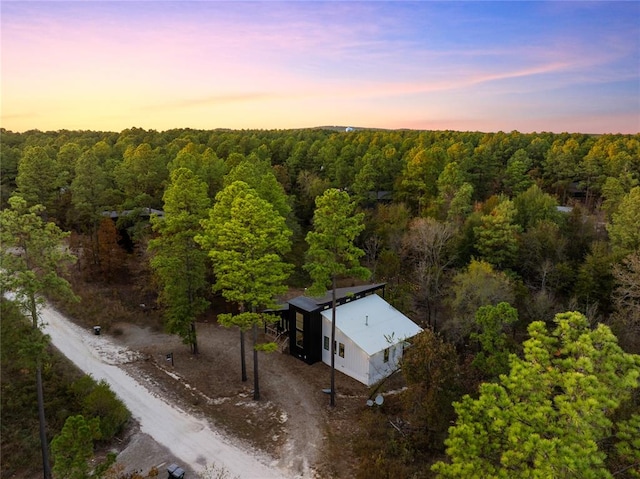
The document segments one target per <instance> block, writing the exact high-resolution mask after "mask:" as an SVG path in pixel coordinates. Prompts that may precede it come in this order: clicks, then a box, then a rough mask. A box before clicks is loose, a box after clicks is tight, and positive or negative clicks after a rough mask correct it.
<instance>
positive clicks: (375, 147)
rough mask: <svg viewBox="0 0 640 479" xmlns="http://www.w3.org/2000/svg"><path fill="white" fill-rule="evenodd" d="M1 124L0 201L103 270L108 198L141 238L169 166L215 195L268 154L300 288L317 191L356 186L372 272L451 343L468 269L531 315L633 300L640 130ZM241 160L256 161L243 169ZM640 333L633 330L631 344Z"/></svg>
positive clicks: (462, 311)
mask: <svg viewBox="0 0 640 479" xmlns="http://www.w3.org/2000/svg"><path fill="white" fill-rule="evenodd" d="M1 133H2V142H1V148H2V150H1V152H2V156H1V158H0V160H1V161H0V165H1V168H2V172H1V173H2V206H3V208H4V207H6V204H7V203H6V202H7V198H8V197H9V196H10V195H12V194H14V193H18V194H20V195H21V196H22V197H23V198H25V199H26V200H27V202H28V204H42V205H44V206H45V208H46V212H47V215H48V217H49V218H50V219H52V220H54V221H55V222H56V223H57V224H58V225H59V226H60V227H61V228H62V229H63V230H70V231H73V232H76V233H78V234H79V235H80V237H81V238H83V241H85V244H84V245H83V246H84V251H85V252H87V251H88V252H90V253H91V255H90V257H89V255H88V254H85V256H86V257H85V258H84V259H83V260H84V263H85V264H86V267H88V268H96V269H97V270H98V271H99V272H102V273H103V274H105V275H109V274H114V271H112V270H113V269H117V268H118V265H120V264H122V263H121V262H119V261H113V259H112V260H111V261H108V258H109V256H110V254H109V246H108V244H104V241H103V242H102V244H101V242H100V238H99V236H100V235H99V234H98V233H99V232H102V237H105V236H106V237H109V236H110V235H113V234H114V233H113V231H111V232H108V234H106V233H105V232H104V231H101V223H103V224H102V230H104V229H107V230H109V229H111V227H110V225H108V224H105V223H106V222H104V219H105V216H103V212H104V211H122V210H127V211H131V212H132V213H131V214H130V215H129V216H126V217H125V216H120V217H119V220H118V221H119V223H118V227H119V229H120V231H127V232H128V233H129V234H130V236H131V237H132V239H133V240H134V241H136V242H137V243H136V244H137V245H138V246H139V247H142V248H146V241H147V239H148V238H149V237H150V235H151V229H150V228H148V227H147V226H148V221H147V220H148V218H147V217H145V216H139V215H136V214H135V213H136V212H137V213H140V212H142V208H153V209H158V210H162V208H163V207H164V201H163V194H164V192H165V190H166V188H167V186H168V185H169V182H170V174H171V172H172V171H174V170H176V169H178V168H181V167H186V168H188V169H190V170H191V171H192V172H193V173H195V175H196V176H197V177H198V178H200V179H201V180H202V181H204V182H205V183H206V184H207V187H208V196H209V197H210V198H211V200H213V199H214V198H215V195H216V193H217V192H219V191H220V190H221V189H222V187H223V184H224V181H225V176H226V175H227V174H228V173H230V172H232V171H233V170H234V168H235V167H236V166H238V165H239V164H240V163H243V161H244V160H247V159H248V160H250V161H251V162H254V163H255V164H258V163H261V164H262V165H264V164H267V165H269V168H268V169H269V170H270V171H271V172H272V173H273V175H274V176H275V178H276V179H277V182H278V183H279V184H280V185H281V187H282V190H283V191H284V194H285V195H286V196H285V197H284V198H280V197H278V198H276V193H277V192H272V198H270V200H271V201H272V202H273V201H277V202H280V203H281V205H279V206H278V208H279V211H280V212H281V213H283V214H285V215H287V216H288V224H289V226H290V227H292V229H293V231H294V233H295V234H294V240H293V242H294V248H293V250H292V253H291V257H292V260H293V262H295V263H296V266H297V272H298V274H297V275H294V276H293V277H292V278H293V281H295V282H297V283H298V285H300V286H306V284H305V283H307V282H308V278H307V277H306V276H305V275H304V272H303V271H302V270H301V268H300V265H301V262H302V254H301V253H302V252H304V248H305V247H306V246H305V245H304V241H303V238H304V235H305V234H306V232H307V230H308V229H309V228H310V222H311V218H312V216H313V212H314V207H315V203H314V201H315V198H316V197H318V196H319V195H320V194H321V193H322V192H323V191H325V190H326V189H328V188H330V187H335V188H340V189H343V190H346V191H347V192H348V193H349V194H350V196H351V197H352V198H353V199H354V200H355V201H356V202H357V204H358V205H359V207H360V208H361V210H363V211H365V212H366V214H367V218H366V224H367V229H366V231H365V232H364V233H363V234H362V235H361V237H360V239H359V244H360V246H361V247H362V248H363V249H364V250H365V251H366V253H367V254H366V264H367V266H369V268H370V269H371V270H372V271H373V272H374V279H375V280H377V281H387V282H389V284H390V285H391V289H392V293H393V297H394V298H393V299H394V301H395V302H396V304H397V305H398V306H399V307H400V308H401V309H402V310H403V311H407V312H409V313H411V315H412V316H413V317H414V318H415V319H417V320H418V321H419V322H421V323H422V324H427V325H431V326H433V327H435V328H436V329H440V324H439V323H442V324H441V325H442V327H443V328H444V327H445V326H446V323H448V322H451V321H453V323H456V324H450V325H449V326H448V328H449V329H451V334H452V337H453V338H457V339H456V340H461V339H462V338H463V337H464V336H465V334H467V333H468V332H469V331H468V326H469V324H465V319H464V317H465V316H467V317H468V316H469V314H470V313H473V312H475V309H477V308H476V306H477V305H476V304H474V303H471V304H468V303H469V301H468V300H466V299H464V298H465V297H467V296H468V295H467V293H466V292H465V291H466V289H470V290H474V291H476V294H480V292H479V291H477V288H475V286H476V284H473V281H474V278H475V281H480V283H477V285H478V286H480V285H482V286H484V287H488V285H489V284H490V282H489V283H488V282H487V281H485V280H483V279H482V275H480V271H483V272H484V273H486V274H488V275H489V276H491V277H492V278H493V277H494V276H495V278H493V279H495V281H496V282H497V284H500V282H501V281H502V283H504V284H505V286H504V288H502V290H500V289H499V288H498V286H497V285H496V286H494V287H495V288H498V290H496V291H495V292H492V293H491V294H493V295H498V296H499V297H500V298H501V299H504V300H507V301H508V302H510V303H511V304H513V305H515V306H516V307H517V308H518V311H519V313H520V317H521V318H522V320H523V321H524V324H526V323H528V322H529V321H531V320H533V319H538V318H545V317H546V318H548V317H552V316H553V313H555V312H559V311H565V310H567V309H577V310H580V311H583V312H584V313H585V314H587V316H588V317H590V318H597V319H599V320H604V321H606V322H611V321H612V318H613V316H615V313H616V312H617V309H616V307H617V306H619V305H620V304H622V303H624V301H622V303H621V301H620V298H619V297H617V296H616V295H615V294H614V290H615V288H616V286H618V285H619V284H620V282H619V281H616V280H615V278H616V275H617V276H624V275H625V272H628V271H629V268H628V267H626V266H625V264H626V263H625V262H624V261H625V260H624V258H625V257H626V256H627V254H629V253H631V252H633V251H634V250H637V249H638V244H639V240H638V228H637V226H638V216H634V214H637V208H638V206H637V204H638V195H639V194H638V190H637V189H634V188H636V187H637V186H638V184H639V181H640V135H602V136H594V135H583V134H567V133H564V134H552V133H534V134H521V133H518V132H515V131H514V132H511V133H502V132H499V133H479V132H455V131H368V130H363V131H355V132H349V133H346V132H343V131H335V130H330V129H317V130H286V131H269V130H267V131H262V130H260V131H227V130H216V131H203V130H189V129H176V130H170V131H166V132H156V131H147V130H143V129H137V128H132V129H127V130H124V131H122V132H120V133H113V132H93V131H58V132H40V131H29V132H25V133H13V132H9V131H6V130H2V132H1ZM256 171H257V172H258V173H260V174H264V172H265V170H264V169H262V170H260V169H258V170H256ZM243 173H244V174H247V173H251V172H249V171H246V170H245V171H243V172H238V171H237V170H236V172H235V173H234V175H235V177H236V178H241V177H242V174H243ZM254 173H255V172H254ZM263 186H264V187H265V188H268V187H269V185H263ZM272 189H273V188H272ZM560 206H562V207H567V208H560V209H559V208H558V207H560ZM101 252H102V253H101ZM627 261H628V260H627ZM105 262H110V263H111V265H109V264H106V265H105V264H104V263H105ZM484 273H483V274H484ZM115 274H117V271H115ZM461 275H462V276H461ZM479 275H480V276H479ZM470 282H471V284H470ZM507 285H508V286H507ZM465 288H466V289H465ZM487 294H488V292H487ZM498 296H496V297H498ZM456 298H457V299H456ZM463 299H464V300H463ZM463 303H464V304H463ZM453 318H455V319H453ZM467 319H468V318H467ZM617 319H620V318H617ZM467 322H468V321H467ZM457 323H461V324H457ZM524 324H523V325H524ZM628 329H629V328H627V327H626V326H625V328H624V330H625V331H627V332H628ZM636 333H637V331H636V332H635V333H634V334H633V335H631V336H629V335H628V334H625V340H628V342H629V344H628V346H629V347H632V348H635V349H634V350H636V351H637V350H638V349H637V348H638V345H637V344H636V340H637V334H636Z"/></svg>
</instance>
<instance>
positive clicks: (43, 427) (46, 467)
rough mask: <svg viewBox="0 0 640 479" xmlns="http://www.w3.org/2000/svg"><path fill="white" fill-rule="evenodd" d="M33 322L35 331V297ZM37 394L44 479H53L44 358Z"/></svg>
mask: <svg viewBox="0 0 640 479" xmlns="http://www.w3.org/2000/svg"><path fill="white" fill-rule="evenodd" d="M29 309H30V310H31V322H32V324H31V325H32V327H33V329H38V330H39V329H40V328H39V327H38V326H39V325H38V303H37V301H36V298H35V295H33V294H32V295H30V297H29ZM36 394H37V397H38V422H39V423H40V448H41V449H42V471H43V473H44V479H51V464H50V462H49V442H48V441H47V419H46V417H45V415H44V388H43V386H42V358H41V357H38V358H37V359H36Z"/></svg>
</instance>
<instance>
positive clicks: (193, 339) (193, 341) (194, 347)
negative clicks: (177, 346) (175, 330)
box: [191, 321, 198, 356]
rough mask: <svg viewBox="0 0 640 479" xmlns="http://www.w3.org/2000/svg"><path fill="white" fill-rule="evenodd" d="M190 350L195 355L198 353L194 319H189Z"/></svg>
mask: <svg viewBox="0 0 640 479" xmlns="http://www.w3.org/2000/svg"><path fill="white" fill-rule="evenodd" d="M191 352H192V353H193V354H194V355H196V356H197V354H198V338H197V336H196V322H195V321H191Z"/></svg>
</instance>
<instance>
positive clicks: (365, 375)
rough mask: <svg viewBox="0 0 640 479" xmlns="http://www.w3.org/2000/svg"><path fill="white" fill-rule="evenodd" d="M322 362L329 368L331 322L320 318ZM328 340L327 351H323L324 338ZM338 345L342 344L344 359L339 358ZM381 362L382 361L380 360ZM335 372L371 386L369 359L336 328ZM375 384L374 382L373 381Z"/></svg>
mask: <svg viewBox="0 0 640 479" xmlns="http://www.w3.org/2000/svg"><path fill="white" fill-rule="evenodd" d="M322 336H323V338H322V342H323V344H322V362H323V363H325V364H327V365H328V366H331V321H328V320H327V319H325V318H322ZM325 336H326V337H328V338H329V351H327V350H326V349H324V337H325ZM340 343H342V344H344V358H342V357H340V354H339V351H340ZM381 361H382V359H381ZM335 366H336V371H340V372H342V373H343V374H346V375H347V376H350V377H352V378H353V379H355V380H357V381H360V382H361V383H364V384H366V385H371V384H373V383H371V382H370V379H369V371H370V366H369V357H368V356H367V354H366V353H365V352H364V351H363V350H362V349H360V348H359V347H358V346H357V345H356V344H355V343H354V342H353V341H352V340H351V339H349V338H348V337H347V336H345V335H344V333H343V332H342V331H340V328H339V327H338V326H336V359H335ZM374 382H375V381H374Z"/></svg>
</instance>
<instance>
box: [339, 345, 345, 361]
mask: <svg viewBox="0 0 640 479" xmlns="http://www.w3.org/2000/svg"><path fill="white" fill-rule="evenodd" d="M339 344H340V345H339V350H338V356H340V357H341V358H344V344H342V343H339Z"/></svg>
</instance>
